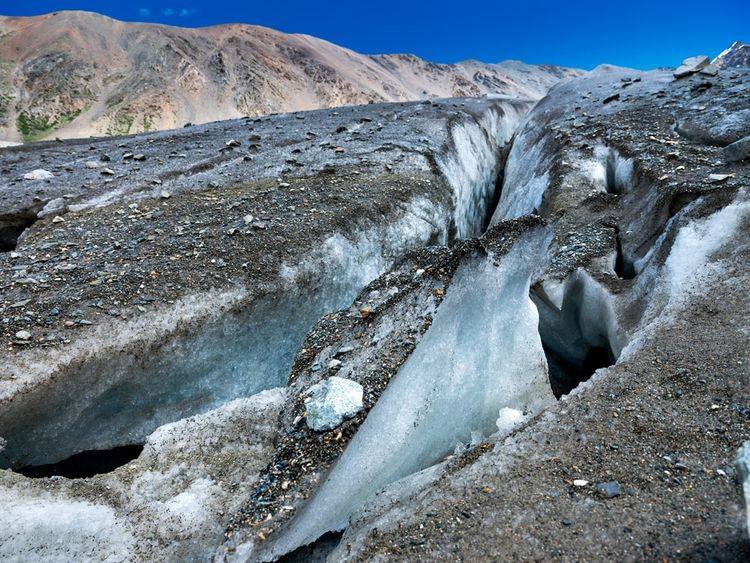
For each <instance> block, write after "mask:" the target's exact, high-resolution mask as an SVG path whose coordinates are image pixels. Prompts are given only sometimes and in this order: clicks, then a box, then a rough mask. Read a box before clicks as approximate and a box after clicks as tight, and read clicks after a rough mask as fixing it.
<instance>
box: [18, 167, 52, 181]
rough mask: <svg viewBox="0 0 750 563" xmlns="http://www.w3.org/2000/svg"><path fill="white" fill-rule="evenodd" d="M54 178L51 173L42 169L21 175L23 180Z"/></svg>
mask: <svg viewBox="0 0 750 563" xmlns="http://www.w3.org/2000/svg"><path fill="white" fill-rule="evenodd" d="M54 177H55V175H54V174H52V172H50V171H49V170H45V169H44V168H37V169H36V170H32V171H31V172H27V173H26V174H24V175H23V179H24V180H50V179H51V178H54Z"/></svg>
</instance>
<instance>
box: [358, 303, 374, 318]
mask: <svg viewBox="0 0 750 563" xmlns="http://www.w3.org/2000/svg"><path fill="white" fill-rule="evenodd" d="M371 313H372V309H371V308H370V307H369V306H365V307H362V308H361V309H360V310H359V316H360V317H362V318H363V319H366V318H367V317H369V316H370V314H371Z"/></svg>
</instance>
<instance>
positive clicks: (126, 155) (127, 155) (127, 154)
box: [122, 152, 135, 160]
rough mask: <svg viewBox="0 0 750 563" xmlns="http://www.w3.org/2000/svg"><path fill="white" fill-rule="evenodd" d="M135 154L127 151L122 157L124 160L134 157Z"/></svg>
mask: <svg viewBox="0 0 750 563" xmlns="http://www.w3.org/2000/svg"><path fill="white" fill-rule="evenodd" d="M133 156H135V155H134V154H133V153H132V152H126V153H125V154H123V155H122V159H123V160H130V159H131V158H133Z"/></svg>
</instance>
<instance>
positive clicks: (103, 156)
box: [99, 154, 112, 162]
mask: <svg viewBox="0 0 750 563" xmlns="http://www.w3.org/2000/svg"><path fill="white" fill-rule="evenodd" d="M99 160H101V161H102V162H109V161H110V160H112V159H111V158H109V155H107V154H103V155H101V156H100V157H99Z"/></svg>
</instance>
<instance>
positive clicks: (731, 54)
mask: <svg viewBox="0 0 750 563" xmlns="http://www.w3.org/2000/svg"><path fill="white" fill-rule="evenodd" d="M713 62H714V64H715V65H716V66H720V67H724V68H726V67H733V66H742V67H750V45H748V44H747V43H743V42H742V41H735V42H734V43H732V45H731V46H730V47H729V49H725V50H724V51H722V52H721V54H719V56H718V57H716V58H715V59H714V61H713Z"/></svg>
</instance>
